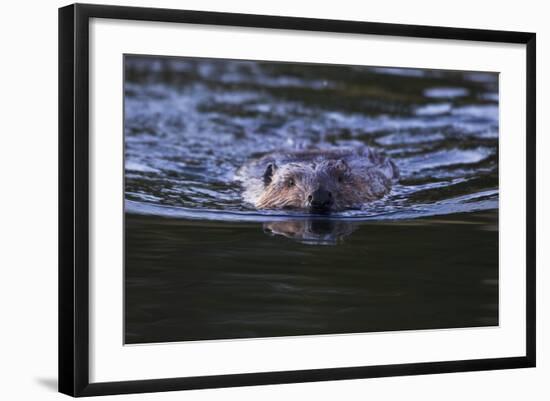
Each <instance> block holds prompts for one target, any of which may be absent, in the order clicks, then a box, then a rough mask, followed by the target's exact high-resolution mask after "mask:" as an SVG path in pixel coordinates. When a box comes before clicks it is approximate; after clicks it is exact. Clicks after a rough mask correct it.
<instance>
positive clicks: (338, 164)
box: [335, 159, 349, 171]
mask: <svg viewBox="0 0 550 401" xmlns="http://www.w3.org/2000/svg"><path fill="white" fill-rule="evenodd" d="M335 167H336V168H337V169H338V170H341V171H346V170H347V169H349V167H348V164H347V163H346V161H345V160H344V159H338V161H337V162H336V164H335Z"/></svg>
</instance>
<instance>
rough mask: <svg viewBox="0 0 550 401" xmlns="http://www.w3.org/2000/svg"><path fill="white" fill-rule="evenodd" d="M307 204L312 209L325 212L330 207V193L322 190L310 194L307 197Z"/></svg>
mask: <svg viewBox="0 0 550 401" xmlns="http://www.w3.org/2000/svg"><path fill="white" fill-rule="evenodd" d="M307 200H308V204H309V206H310V207H311V208H312V209H319V210H326V209H329V208H330V207H331V206H332V193H331V192H330V191H327V190H325V189H323V188H319V189H317V190H315V191H314V192H312V193H311V194H310V195H309V196H308V197H307Z"/></svg>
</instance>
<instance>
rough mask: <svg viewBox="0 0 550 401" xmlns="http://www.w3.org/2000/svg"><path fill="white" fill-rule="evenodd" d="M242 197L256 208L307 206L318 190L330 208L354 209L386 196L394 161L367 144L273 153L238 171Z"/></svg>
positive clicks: (393, 174)
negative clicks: (328, 198) (328, 196)
mask: <svg viewBox="0 0 550 401" xmlns="http://www.w3.org/2000/svg"><path fill="white" fill-rule="evenodd" d="M239 176H240V179H241V181H242V182H243V185H244V186H245V188H246V191H245V198H246V199H247V200H249V201H250V202H252V203H254V204H255V206H256V207H257V208H259V209H308V207H309V205H308V196H309V195H310V194H312V193H313V192H314V191H315V190H317V189H319V188H322V189H323V190H324V191H328V192H330V194H331V201H332V203H331V207H330V210H344V209H348V208H358V207H361V206H362V205H363V204H365V203H367V202H369V201H373V200H376V199H379V198H381V197H383V196H384V195H386V194H387V193H388V192H389V191H390V189H391V186H392V181H393V180H394V179H395V178H397V176H398V171H397V168H396V166H395V164H394V163H393V162H392V161H391V160H389V159H388V158H386V157H384V156H382V155H380V154H379V153H377V152H375V151H373V150H372V149H370V148H367V147H360V148H343V149H333V150H322V149H314V150H306V151H295V152H285V153H282V152H275V153H271V154H268V155H266V156H264V157H262V158H260V159H257V160H254V161H252V162H250V163H248V164H246V165H245V166H243V167H242V168H241V169H240V171H239Z"/></svg>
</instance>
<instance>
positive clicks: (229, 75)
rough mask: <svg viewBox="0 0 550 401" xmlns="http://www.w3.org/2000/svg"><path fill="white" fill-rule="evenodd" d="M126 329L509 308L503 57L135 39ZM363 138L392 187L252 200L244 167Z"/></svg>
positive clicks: (367, 327) (290, 326)
mask: <svg viewBox="0 0 550 401" xmlns="http://www.w3.org/2000/svg"><path fill="white" fill-rule="evenodd" d="M124 92H125V96H124V113H125V121H124V135H125V211H126V233H125V235H126V257H125V278H126V281H125V283H126V284H125V285H126V288H125V290H126V292H125V293H126V299H125V301H126V302H125V305H126V317H125V319H126V321H125V327H126V333H125V340H126V342H127V343H139V342H162V341H184V340H198V339H203V340H204V339H220V338H242V337H263V336H279V335H304V334H327V333H348V332H364V331H380V330H403V329H422V328H424V329H426V328H449V327H472V326H484V325H496V324H498V130H499V127H498V121H499V114H498V98H499V96H498V74H495V73H481V72H459V71H440V70H417V69H402V68H386V67H359V66H331V65H312V64H295V63H269V62H248V61H229V60H215V59H192V58H190V59H185V58H159V57H139V56H126V57H125V85H124ZM359 145H367V146H371V147H374V148H376V149H378V150H380V151H382V152H383V153H385V154H386V155H388V156H390V157H391V158H392V159H393V160H394V162H395V163H396V164H397V166H398V167H399V170H400V173H401V178H400V180H399V182H398V183H396V185H395V186H394V187H393V189H392V192H391V193H390V194H389V195H388V196H387V197H385V198H384V199H381V200H379V201H376V202H373V203H370V204H366V205H364V207H362V208H361V209H358V210H348V211H344V212H339V213H335V214H331V215H330V216H323V217H321V216H311V215H308V214H304V213H301V212H289V211H285V212H284V213H282V212H281V211H259V210H256V209H255V208H254V207H253V206H252V205H250V204H247V203H245V202H243V200H242V197H241V191H242V188H241V187H240V185H239V184H238V183H237V182H235V180H234V175H235V172H236V170H237V169H238V168H239V167H240V166H241V165H242V164H244V163H245V162H247V161H249V160H250V159H252V158H254V157H258V156H261V155H263V154H265V153H267V152H270V151H274V150H281V149H307V148H311V147H323V148H333V147H342V146H346V147H350V146H351V147H353V146H359Z"/></svg>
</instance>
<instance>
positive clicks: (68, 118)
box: [59, 4, 536, 396]
mask: <svg viewBox="0 0 550 401" xmlns="http://www.w3.org/2000/svg"><path fill="white" fill-rule="evenodd" d="M91 18H107V19H120V20H140V21H160V22H179V23H191V24H205V25H218V26H240V27H253V28H275V29H285V30H305V31H323V32H337V33H353V34H370V35H386V36H402V37H415V38H439V39H454V40H469V41H485V42H501V43H516V44H524V45H526V55H527V56H526V68H527V70H526V71H527V74H526V75H527V82H526V88H527V91H526V100H527V110H526V113H527V114H526V117H527V118H526V119H527V126H526V133H527V137H526V145H527V166H526V167H527V194H526V200H527V216H526V217H527V218H526V230H527V231H526V232H527V244H526V245H527V248H526V251H527V260H526V308H527V310H526V317H527V324H526V327H525V330H526V355H525V356H521V357H510V358H495V359H476V360H455V361H445V362H427V363H407V364H398V365H381V366H358V367H348V368H329V369H312V370H295V371H277V372H265V373H247V374H230V375H217V376H200V377H182V378H167V379H155V380H135V381H122V382H103V383H90V381H89V338H88V329H89V313H88V310H89V291H88V285H89V270H88V268H89V266H88V257H89V250H88V245H89V234H88V229H89V222H88V219H89V200H88V199H89V197H88V196H89V191H90V190H89V179H88V173H89V164H88V163H89V142H88V139H89V133H88V123H89V120H88V119H89V117H88V110H89V109H88V107H89V104H88V95H89V87H88V85H89V83H88V77H89V75H88V61H89V36H88V35H89V32H88V28H89V21H90V19H91ZM535 47H536V35H535V34H534V33H526V32H509V31H494V30H479V29H463V28H447V27H435V26H417V25H401V24H386V23H371V22H358V21H337V20H323V19H310V18H295V17H278V16H277V17H276V16H265V15H245V14H232V13H219V12H202V11H184V10H172V9H155V8H137V7H120V6H105V5H87V4H75V5H69V6H66V7H63V8H60V9H59V391H60V392H62V393H65V394H68V395H71V396H95V395H107V394H123V393H140V392H157V391H172V390H187V389H202V388H216V387H234V386H249V385H262V384H279V383H293V382H314V381H323V380H342V379H358V378H371V377H382V376H400V375H420V374H432V373H448V372H463V371H479V370H492V369H512V368H525V367H534V366H535V361H536V358H535V349H536V337H535V327H536V326H535V325H536V319H535V224H536V216H535V206H536V205H535V120H536V114H535V109H536V107H535V106H536V105H535V101H536V100H535V99H536V70H535V65H536V50H535Z"/></svg>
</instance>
